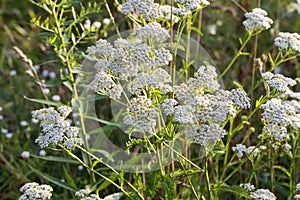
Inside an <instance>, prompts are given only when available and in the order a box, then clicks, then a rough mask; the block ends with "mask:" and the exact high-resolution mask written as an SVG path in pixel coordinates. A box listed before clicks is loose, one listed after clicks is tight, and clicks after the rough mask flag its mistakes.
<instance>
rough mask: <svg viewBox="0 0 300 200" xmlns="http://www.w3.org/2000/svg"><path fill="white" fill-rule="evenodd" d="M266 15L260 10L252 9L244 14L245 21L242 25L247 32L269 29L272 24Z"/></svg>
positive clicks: (265, 12)
mask: <svg viewBox="0 0 300 200" xmlns="http://www.w3.org/2000/svg"><path fill="white" fill-rule="evenodd" d="M267 15H268V13H267V11H265V10H263V9H261V8H254V9H253V10H252V12H248V13H245V17H246V18H247V19H246V20H245V21H243V25H244V26H245V28H246V29H247V30H249V31H256V30H257V31H260V30H263V29H269V28H270V27H271V24H273V20H272V19H270V18H269V17H267Z"/></svg>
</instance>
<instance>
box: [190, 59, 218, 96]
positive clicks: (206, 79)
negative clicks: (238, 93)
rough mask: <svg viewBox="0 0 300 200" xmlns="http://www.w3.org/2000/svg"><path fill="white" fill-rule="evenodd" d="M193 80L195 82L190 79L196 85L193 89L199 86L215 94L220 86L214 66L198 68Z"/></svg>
mask: <svg viewBox="0 0 300 200" xmlns="http://www.w3.org/2000/svg"><path fill="white" fill-rule="evenodd" d="M195 78H196V79H197V81H193V80H194V79H192V78H191V79H190V80H192V82H194V83H195V82H196V84H195V85H194V86H193V87H194V88H197V87H199V86H201V87H204V88H205V89H208V90H209V91H210V92H215V91H217V90H218V89H219V88H220V84H219V83H218V74H217V72H216V68H215V67H214V66H211V65H207V66H204V65H202V66H200V67H199V69H198V70H197V72H196V73H195ZM191 85H192V84H191Z"/></svg>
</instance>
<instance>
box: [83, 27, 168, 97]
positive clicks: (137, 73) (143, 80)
mask: <svg viewBox="0 0 300 200" xmlns="http://www.w3.org/2000/svg"><path fill="white" fill-rule="evenodd" d="M164 38H169V33H168V31H167V30H166V29H164V28H162V27H161V25H160V24H158V23H156V22H154V23H149V24H147V25H146V26H144V27H140V28H137V30H136V32H135V35H134V38H133V40H131V41H130V42H129V41H127V40H125V39H118V40H116V41H115V42H114V45H113V46H112V45H111V44H109V43H108V42H107V41H105V40H99V41H98V42H97V43H96V46H93V47H89V48H88V50H87V53H88V55H89V56H90V57H92V58H94V59H95V60H96V64H95V68H96V69H97V73H96V75H95V78H94V80H93V81H92V82H91V83H90V85H89V87H90V89H92V90H94V91H96V92H98V93H100V94H103V95H106V96H108V97H110V98H112V99H120V97H121V95H122V93H123V92H124V89H125V88H123V87H122V86H121V82H122V84H123V85H127V88H126V89H128V91H129V92H130V93H132V94H140V93H141V92H142V91H143V89H145V88H147V89H159V90H161V91H162V92H163V93H167V92H170V91H171V86H170V85H169V83H170V82H171V77H170V75H169V74H168V73H167V72H166V71H165V70H163V69H161V68H159V67H163V66H166V65H168V63H169V62H170V61H171V60H172V54H171V53H170V51H169V50H167V49H165V48H163V47H161V46H159V47H158V48H155V47H153V46H150V45H148V44H147V43H148V39H151V42H153V41H160V42H162V41H164Z"/></svg>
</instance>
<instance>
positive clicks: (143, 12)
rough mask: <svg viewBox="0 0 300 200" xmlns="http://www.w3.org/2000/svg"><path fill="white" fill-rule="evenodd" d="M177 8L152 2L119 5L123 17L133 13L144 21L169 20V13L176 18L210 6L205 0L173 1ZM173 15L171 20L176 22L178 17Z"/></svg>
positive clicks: (131, 0) (132, 0) (129, 0)
mask: <svg viewBox="0 0 300 200" xmlns="http://www.w3.org/2000/svg"><path fill="white" fill-rule="evenodd" d="M174 2H175V3H177V6H178V7H175V6H174V7H173V8H172V7H171V6H170V5H160V4H158V3H154V0H126V2H125V3H124V4H122V5H121V12H122V13H123V14H125V15H129V14H131V13H135V14H136V15H137V16H141V17H143V18H144V19H145V20H147V21H150V20H155V19H166V20H170V19H171V13H172V10H173V14H175V15H178V16H184V15H188V14H190V13H191V12H192V11H193V10H199V9H203V8H204V7H206V6H208V5H210V3H209V1H207V0H175V1H174ZM175 15H173V16H172V18H173V20H174V21H175V22H176V21H178V17H177V16H175Z"/></svg>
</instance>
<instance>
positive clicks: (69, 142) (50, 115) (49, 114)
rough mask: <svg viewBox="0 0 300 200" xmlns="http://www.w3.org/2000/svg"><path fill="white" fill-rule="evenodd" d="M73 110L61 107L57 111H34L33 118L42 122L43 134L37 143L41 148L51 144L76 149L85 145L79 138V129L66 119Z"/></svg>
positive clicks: (52, 109)
mask: <svg viewBox="0 0 300 200" xmlns="http://www.w3.org/2000/svg"><path fill="white" fill-rule="evenodd" d="M70 112H71V108H69V107H67V106H61V107H59V108H58V111H56V110H55V109H54V108H53V107H50V108H43V109H40V110H35V111H32V118H33V119H35V120H37V121H38V122H40V126H41V127H42V132H43V133H44V134H45V135H43V136H39V137H38V138H37V139H36V140H35V142H36V143H38V145H39V146H40V147H41V148H45V147H47V146H49V145H50V144H55V145H58V144H62V145H63V146H64V147H66V148H70V149H71V148H74V147H75V146H76V145H81V144H82V143H83V141H82V139H81V138H79V129H78V128H77V127H73V126H71V125H70V123H69V122H68V121H67V120H65V118H66V117H67V116H68V115H69V114H70Z"/></svg>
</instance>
